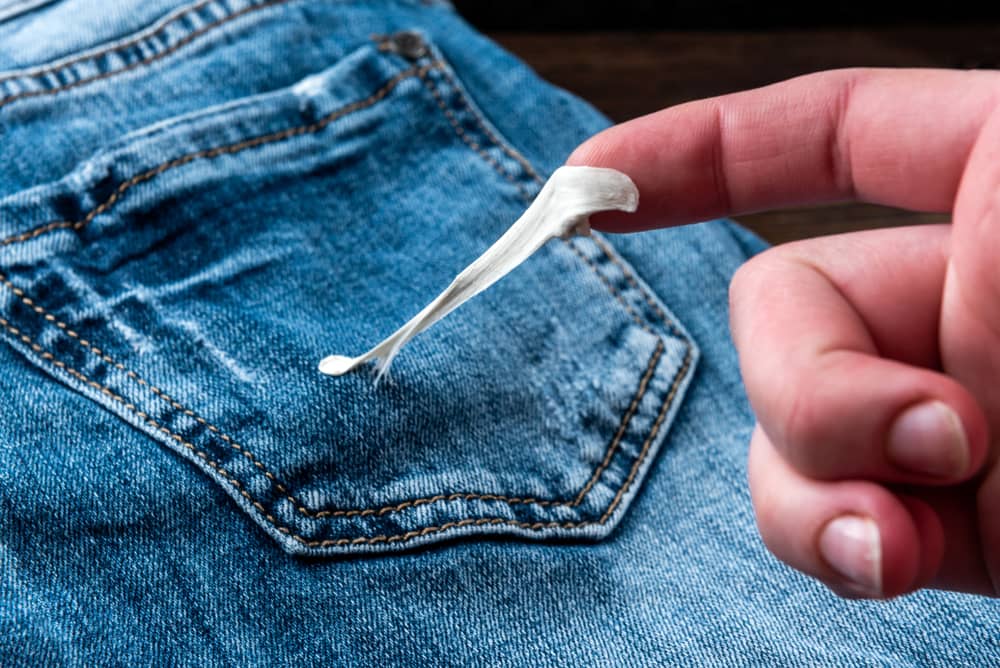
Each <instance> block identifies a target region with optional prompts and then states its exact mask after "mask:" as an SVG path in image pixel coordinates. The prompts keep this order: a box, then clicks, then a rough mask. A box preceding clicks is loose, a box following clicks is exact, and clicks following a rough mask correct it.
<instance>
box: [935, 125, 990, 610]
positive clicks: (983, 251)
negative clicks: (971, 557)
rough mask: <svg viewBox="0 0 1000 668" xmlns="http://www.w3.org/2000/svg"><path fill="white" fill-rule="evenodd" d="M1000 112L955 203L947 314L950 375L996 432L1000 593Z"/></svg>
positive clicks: (984, 530) (944, 327) (985, 503)
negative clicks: (973, 400) (975, 400)
mask: <svg viewBox="0 0 1000 668" xmlns="http://www.w3.org/2000/svg"><path fill="white" fill-rule="evenodd" d="M998 259H1000V112H994V113H993V115H992V116H991V117H990V118H989V119H988V120H987V122H986V123H985V124H984V126H983V129H982V131H981V132H980V134H979V137H978V138H977V140H976V143H975V145H974V147H973V150H972V152H971V154H970V157H969V160H968V163H967V165H966V169H965V173H964V174H963V177H962V182H961V185H960V187H959V192H958V196H957V198H956V201H955V212H954V232H953V234H952V249H951V259H950V263H949V266H948V269H947V275H946V278H945V290H944V298H943V301H942V311H941V325H940V336H941V361H942V364H943V366H944V370H945V372H946V373H947V374H948V375H950V376H952V377H953V378H955V379H956V380H958V381H959V382H960V383H961V384H962V385H964V386H965V387H966V389H968V390H969V391H970V392H971V393H972V395H973V396H974V397H975V398H976V399H977V401H978V403H979V405H980V406H981V407H982V409H983V411H984V413H985V414H986V417H987V422H988V424H989V428H990V438H991V441H990V455H989V457H990V459H989V460H988V464H987V467H986V476H985V478H984V479H983V482H982V484H981V486H980V488H979V490H978V495H977V500H978V517H979V531H980V535H981V539H982V549H983V553H984V557H985V559H986V563H987V566H988V568H989V570H990V576H991V578H992V580H993V585H994V590H996V591H1000V516H998V513H1000V464H998V454H1000V441H998V436H1000V261H998Z"/></svg>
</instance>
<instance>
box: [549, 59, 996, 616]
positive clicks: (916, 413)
mask: <svg viewBox="0 0 1000 668" xmlns="http://www.w3.org/2000/svg"><path fill="white" fill-rule="evenodd" d="M998 102H1000V75H997V74H996V73H992V72H953V71H939V70H840V71H833V72H824V73H818V74H814V75H809V76H806V77H800V78H798V79H793V80H790V81H787V82H783V83H779V84H775V85H773V86H768V87H766V88H761V89H758V90H754V91H749V92H744V93H738V94H734V95H729V96H724V97H720V98H714V99H710V100H703V101H698V102H692V103H688V104H685V105H681V106H678V107H673V108H670V109H666V110H663V111H660V112H657V113H655V114H651V115H649V116H644V117H642V118H639V119H636V120H634V121H630V122H628V123H624V124H622V125H619V126H615V127H613V128H610V129H608V130H606V131H605V132H602V133H600V134H598V135H596V136H595V137H593V138H591V139H590V140H588V141H587V142H585V143H584V144H583V145H581V146H580V147H579V148H578V149H577V150H576V151H575V152H574V154H573V155H572V156H571V158H570V160H569V161H568V162H569V163H570V164H587V165H594V166H602V167H613V168H615V169H619V170H621V171H623V172H625V173H627V174H629V175H630V176H631V177H632V178H633V180H634V181H635V182H636V184H637V185H638V187H639V191H640V193H641V198H640V208H639V210H638V212H637V213H636V214H633V215H631V216H628V217H622V216H620V215H619V216H615V217H610V216H609V217H601V216H598V217H595V220H594V221H593V223H594V225H595V227H598V228H600V229H605V230H608V231H634V230H639V229H647V228H650V227H661V226H665V225H672V224H680V223H687V222H692V221H697V220H706V219H709V218H714V217H717V216H722V215H731V214H737V213H746V212H750V211H758V210H762V209H768V208H775V207H781V206H788V205H795V204H806V203H820V202H830V201H838V200H852V199H853V200H862V201H866V202H872V203H878V204H885V205H890V206H897V207H903V208H909V209H915V210H924V211H948V212H952V216H953V224H952V226H932V227H924V228H897V229H893V230H881V231H873V232H864V233H857V234H850V235H840V236H836V237H827V238H822V239H813V240H809V241H804V242H798V243H795V244H788V245H785V246H780V247H777V248H774V249H771V250H769V251H767V252H765V253H763V254H761V255H760V256H758V257H756V258H754V259H753V260H751V261H750V262H749V263H747V264H746V265H744V267H743V268H741V269H740V271H739V272H738V273H737V275H736V276H735V278H734V280H733V283H732V286H731V289H730V305H731V316H730V317H731V325H732V332H733V339H734V342H735V344H736V347H737V350H738V351H739V354H740V368H741V371H742V374H743V378H744V382H745V384H746V388H747V394H748V396H749V398H750V401H751V403H752V405H753V408H754V411H755V413H756V415H757V418H758V421H759V424H758V427H757V428H756V429H755V431H754V436H753V438H752V439H751V444H750V455H749V478H750V490H751V494H752V497H753V502H754V508H755V511H756V514H757V521H758V526H759V528H760V532H761V535H762V537H763V539H764V542H765V543H766V545H767V546H768V548H769V549H770V550H771V551H772V552H773V553H774V554H775V555H776V556H778V557H779V558H780V559H782V560H783V561H785V562H786V563H788V564H789V565H791V566H793V567H795V568H797V569H799V570H800V571H802V572H804V573H807V574H809V575H812V576H813V577H816V578H818V579H820V580H821V581H823V582H824V583H826V584H827V585H828V586H829V587H831V588H832V589H833V590H834V591H836V592H838V593H839V594H841V595H845V596H868V597H891V596H896V595H899V594H903V593H906V592H910V591H913V590H915V589H919V588H922V587H935V588H942V589H951V590H956V591H965V592H974V593H980V594H989V595H996V594H998V593H1000V466H998V465H997V457H996V453H997V447H996V443H992V445H991V440H990V438H991V437H990V435H991V434H1000V383H997V382H996V381H995V380H994V379H998V378H1000V262H998V260H997V258H998V257H1000V105H998Z"/></svg>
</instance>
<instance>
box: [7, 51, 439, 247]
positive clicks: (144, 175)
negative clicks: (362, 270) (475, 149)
mask: <svg viewBox="0 0 1000 668" xmlns="http://www.w3.org/2000/svg"><path fill="white" fill-rule="evenodd" d="M443 66H444V63H442V62H440V61H434V62H431V63H428V64H427V65H422V66H419V67H418V66H414V67H410V68H408V69H406V70H403V71H402V72H400V73H398V74H396V75H395V76H393V77H392V78H391V79H389V80H388V81H386V82H385V83H384V84H382V86H381V87H379V89H378V90H376V91H375V92H374V93H372V94H371V95H369V96H368V97H366V98H364V99H361V100H358V101H357V102H352V103H350V104H347V105H345V106H343V107H340V108H339V109H337V110H335V111H332V112H330V113H329V114H327V115H326V116H323V117H322V118H320V119H319V120H318V121H314V122H312V123H306V124H305V125H296V126H293V127H291V128H286V129H284V130H279V131H277V132H271V133H268V134H265V135H258V136H257V137H251V138H250V139H244V140H242V141H238V142H235V143H232V144H224V145H222V146H214V147H212V148H209V149H202V150H200V151H195V152H193V153H187V154H184V155H182V156H180V157H178V158H173V159H172V160H167V161H166V162H161V163H160V164H159V165H157V166H156V167H151V168H149V169H147V170H145V171H142V172H139V173H138V174H135V175H134V176H132V177H131V178H129V179H126V180H125V181H122V182H121V183H119V184H118V186H117V187H116V188H115V189H114V190H113V191H112V193H111V195H109V196H108V198H107V199H105V200H104V201H103V202H101V203H100V204H98V205H96V206H95V207H93V208H91V209H90V210H89V211H88V212H87V214H86V215H85V216H84V217H83V218H81V219H80V220H76V221H73V220H56V221H53V222H50V223H45V224H44V225H39V226H38V227H35V228H33V229H30V230H27V231H25V232H20V233H18V234H12V235H10V236H7V237H4V238H3V239H0V247H3V246H10V245H11V244H16V243H21V242H24V241H30V240H31V239H35V238H36V237H40V236H42V235H43V234H47V233H49V232H53V231H55V230H63V229H72V230H75V231H77V232H78V231H80V230H82V229H83V228H84V227H86V226H87V225H89V224H90V223H91V221H93V220H94V218H96V217H97V216H99V215H101V214H102V213H107V212H108V211H109V210H110V209H111V208H112V207H113V206H114V205H115V203H116V202H118V200H120V199H121V197H122V196H123V195H124V194H125V193H126V192H128V191H129V190H130V189H132V188H134V187H135V186H137V185H139V184H140V183H145V182H146V181H149V180H150V179H153V178H155V177H157V176H159V175H160V174H162V173H164V172H166V171H169V170H171V169H174V168H175V167H181V166H183V165H186V164H188V163H190V162H194V161H196V160H200V159H203V158H216V157H218V156H220V155H233V154H236V153H240V152H241V151H244V150H246V149H249V148H256V147H258V146H263V145H266V144H272V143H276V142H281V141H284V140H286V139H291V138H292V137H298V136H301V135H307V134H314V133H316V132H319V131H320V130H322V129H324V128H325V127H326V126H328V125H330V124H331V123H333V122H334V121H337V120H339V119H341V118H343V117H344V116H347V115H348V114H351V113H354V112H355V111H360V110H362V109H366V108H368V107H370V106H372V105H373V104H376V103H377V102H379V101H380V100H381V99H382V98H384V97H385V96H386V95H388V94H389V93H391V92H392V90H393V89H394V88H395V87H396V86H397V85H399V83H400V82H401V81H403V80H404V79H408V78H410V77H413V76H416V77H419V78H421V79H423V78H425V77H426V76H427V72H429V71H430V70H433V69H437V68H440V67H443Z"/></svg>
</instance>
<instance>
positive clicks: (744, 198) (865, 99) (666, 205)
mask: <svg viewBox="0 0 1000 668" xmlns="http://www.w3.org/2000/svg"><path fill="white" fill-rule="evenodd" d="M998 101H1000V75H998V74H997V73H995V72H968V71H951V70H931V69H924V70H920V69H915V70H888V69H850V70H833V71H828V72H820V73H817V74H810V75H806V76H803V77H798V78H795V79H790V80H788V81H784V82H781V83H777V84H773V85H770V86H766V87H764V88H758V89H755V90H751V91H746V92H741V93H734V94H731V95H724V96H722V97H716V98H710V99H707V100H699V101H695V102H689V103H686V104H683V105H679V106H676V107H671V108H668V109H664V110H662V111H658V112H655V113H652V114H649V115H647V116H642V117H640V118H637V119H635V120H632V121H629V122H627V123H623V124H621V125H616V126H614V127H612V128H609V129H607V130H605V131H604V132H601V133H599V134H597V135H595V136H594V137H592V138H590V139H589V140H587V141H586V142H584V143H583V144H582V145H581V146H580V147H578V148H577V149H576V151H574V152H573V155H572V156H570V158H569V160H568V161H567V162H568V164H576V165H584V164H585V165H591V166H599V167H613V168H615V169H618V170H620V171H623V172H625V173H626V174H628V175H629V176H630V177H632V179H633V180H634V181H635V183H636V185H637V186H638V187H639V192H640V202H639V210H638V211H637V212H636V213H635V214H631V215H628V216H624V215H621V214H617V215H610V216H609V215H601V216H598V217H596V219H595V221H594V222H595V223H596V226H597V227H599V228H603V229H606V230H609V231H633V230H639V229H648V228H652V227H664V226H667V225H673V224H679V223H689V222H694V221H699V220H707V219H710V218H716V217H719V216H724V215H733V214H739V213H749V212H752V211H760V210H764V209H771V208H779V207H783V206H794V205H801V204H818V203H824V202H832V201H842V200H861V201H866V202H871V203H875V204H885V205H889V206H896V207H901V208H907V209H914V210H921V211H948V210H950V209H951V207H952V204H953V202H954V199H955V194H956V191H957V190H958V184H959V181H960V180H961V176H962V172H963V169H964V166H965V162H966V160H967V158H968V155H969V152H970V151H971V149H972V146H973V144H974V143H975V140H976V137H977V135H978V134H979V132H980V130H981V128H982V127H983V125H984V124H985V121H986V118H987V117H988V115H989V113H990V112H991V111H992V110H993V109H994V107H995V106H996V104H997V102H998Z"/></svg>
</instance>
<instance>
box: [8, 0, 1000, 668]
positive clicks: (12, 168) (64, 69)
mask: <svg viewBox="0 0 1000 668" xmlns="http://www.w3.org/2000/svg"><path fill="white" fill-rule="evenodd" d="M0 70H3V71H0V132H2V133H3V138H4V141H3V142H2V143H0V152H2V154H3V158H4V160H3V161H0V334H2V335H3V338H4V340H5V342H6V343H7V344H9V345H6V346H3V347H2V348H0V365H2V369H3V370H2V372H0V396H3V397H4V401H3V402H2V403H0V425H2V426H3V434H4V436H3V438H0V483H2V484H0V622H2V626H3V628H4V629H5V631H4V634H3V635H2V636H0V665H5V666H6V665H11V666H17V665H40V664H45V665H50V664H51V665H119V664H121V665H133V664H136V663H139V664H156V665H160V664H169V665H199V666H200V665H230V664H237V665H258V664H261V665H263V664H272V663H276V662H277V663H285V664H293V665H511V666H514V665H532V666H539V665H541V666H546V665H553V666H555V665H566V664H600V665H676V664H683V665H687V664H711V665H735V664H738V665H774V664H781V665H784V664H808V665H838V666H840V665H892V666H895V665H982V664H990V663H998V662H1000V647H998V645H997V640H996V639H997V637H998V634H997V631H998V622H997V621H996V619H997V615H996V612H997V608H996V603H995V602H993V601H989V600H985V599H979V598H974V597H969V596H962V595H956V594H946V593H935V592H924V593H920V594H917V595H914V596H909V597H906V598H904V599H900V600H896V601H892V602H888V603H874V602H861V601H844V600H840V599H838V598H836V597H835V596H834V595H833V594H831V593H829V592H828V591H826V590H825V589H824V588H823V587H822V586H820V585H819V584H817V583H815V582H813V581H811V580H809V579H807V578H805V577H804V576H801V575H799V574H797V573H794V572H792V571H791V570H790V569H788V568H786V567H785V566H783V565H781V564H779V563H778V562H776V561H775V560H774V559H773V558H772V557H770V556H769V555H768V553H767V552H766V550H765V548H764V547H763V545H762V544H761V543H760V540H759V538H758V537H757V534H756V530H755V528H754V518H753V513H752V509H751V507H750V503H749V497H748V495H747V492H746V483H745V477H746V465H745V456H746V444H747V441H748V439H749V434H750V430H751V428H752V425H753V416H752V413H751V412H750V410H749V406H748V404H747V402H746V398H745V396H744V393H743V389H742V385H741V383H740V379H739V373H738V369H737V366H736V359H735V353H734V351H733V348H732V344H731V341H730V340H729V338H728V334H727V332H728V325H727V310H726V309H727V295H726V292H727V283H728V279H729V277H730V276H731V275H732V273H733V271H735V269H736V267H738V266H739V265H740V264H741V263H742V262H743V261H745V259H746V258H747V257H749V256H750V255H752V254H754V253H756V252H759V251H760V250H762V249H763V248H764V247H765V246H764V244H763V242H761V241H760V240H759V239H757V238H756V237H754V236H753V235H752V234H750V233H749V232H747V231H745V230H743V229H741V228H739V227H738V226H737V225H735V224H733V223H731V222H728V221H712V222H707V223H703V224H699V225H696V226H690V227H686V228H683V229H672V230H664V231H657V232H650V233H643V234H639V235H631V236H614V237H604V236H601V235H596V234H595V235H594V236H593V237H592V238H587V239H574V240H571V241H559V242H552V243H550V244H548V245H547V246H545V247H544V248H543V249H542V251H540V252H539V253H538V254H537V255H536V256H534V257H532V258H531V259H530V260H529V261H528V262H526V263H525V264H524V265H523V266H521V267H519V268H518V269H517V270H516V271H515V272H513V273H512V274H511V275H510V276H508V277H506V278H505V279H504V280H503V281H501V282H500V283H498V284H497V285H496V286H494V287H493V288H491V289H490V290H489V291H487V292H485V293H483V294H482V295H480V296H479V297H477V298H476V299H475V300H473V301H471V302H469V303H468V304H466V305H465V306H463V308H462V309H461V310H460V311H458V312H456V313H455V314H453V315H452V316H451V317H449V318H447V319H445V320H444V321H442V322H441V323H439V324H438V325H437V326H436V327H434V328H432V329H431V330H428V331H427V332H425V333H423V334H421V335H420V336H419V337H417V338H416V339H415V340H414V341H413V342H411V343H410V344H409V345H408V346H407V348H406V349H405V350H404V352H403V353H402V354H401V355H400V356H399V358H397V360H396V361H395V362H394V365H393V368H392V371H391V373H390V376H389V377H388V378H387V379H386V380H385V381H384V382H383V383H381V384H379V385H377V386H376V385H375V384H374V383H373V377H372V374H371V373H366V372H364V371H362V372H360V373H353V374H349V375H348V376H344V377H342V378H330V377H326V376H322V375H321V374H319V373H318V372H317V371H316V363H317V361H318V360H319V359H320V358H321V357H322V356H323V355H325V354H326V353H328V352H330V351H331V350H337V351H344V352H351V351H357V352H361V351H362V350H363V349H364V348H365V344H366V342H371V341H374V340H378V339H380V338H382V336H384V335H385V334H386V333H388V332H390V331H392V330H393V329H395V327H396V326H398V324H399V323H400V322H403V321H404V320H406V319H407V318H408V317H410V316H411V315H412V314H413V313H414V312H416V310H419V308H420V307H421V306H422V305H423V304H424V303H426V302H427V301H428V299H429V298H430V297H433V296H434V295H435V294H437V292H439V291H440V289H441V288H442V287H443V286H444V285H446V284H447V283H448V281H449V280H450V277H451V276H453V275H454V274H455V273H456V272H457V271H458V270H460V269H461V268H462V267H464V266H466V265H467V264H468V263H469V261H471V260H472V259H474V258H475V257H476V256H477V255H478V254H479V253H481V252H482V250H484V249H485V248H486V247H488V246H489V244H490V243H492V241H493V240H495V239H496V238H497V237H498V236H499V235H500V234H502V232H503V231H504V230H505V229H506V227H507V226H508V225H509V224H510V223H511V222H513V220H515V219H516V218H517V217H518V216H519V215H520V213H521V212H522V211H523V209H524V208H525V206H526V205H527V203H529V202H530V201H531V199H532V198H533V196H534V195H535V194H536V193H537V191H538V189H539V188H540V186H541V184H542V183H543V182H544V179H545V177H546V175H547V174H549V173H551V172H552V171H553V170H554V169H555V168H556V167H558V166H559V164H561V162H562V161H563V160H564V159H565V157H566V156H567V155H568V154H569V153H570V152H571V151H572V149H573V148H574V147H575V146H576V145H577V144H578V143H579V142H580V141H582V140H583V139H585V138H586V137H587V136H589V135H591V134H593V133H594V132H596V131H598V130H600V129H602V128H603V127H606V125H607V120H606V119H604V118H603V117H602V116H601V115H600V114H599V113H598V112H596V111H595V110H593V109H592V108H591V107H589V106H588V105H586V104H585V103H583V102H581V101H580V100H578V99H576V98H574V97H573V96H571V95H569V94H568V93H566V92H564V91H561V90H559V89H556V88H554V87H552V86H550V85H548V84H546V83H545V82H543V81H541V80H540V79H538V78H537V77H536V76H535V75H534V74H533V73H532V72H531V71H530V70H529V69H528V68H527V67H525V66H524V65H523V64H521V63H520V62H519V61H517V60H516V59H515V58H514V57H512V56H511V55H510V54H507V53H505V52H503V51H502V50H501V49H499V48H498V47H497V46H496V45H494V44H492V43H491V42H490V41H489V40H487V39H486V38H485V37H483V36H482V35H479V34H478V33H476V32H475V31H474V30H473V29H471V28H470V27H469V26H467V25H466V24H464V23H463V22H462V20H461V19H460V18H459V17H458V16H457V15H456V14H455V13H454V11H453V10H452V9H451V8H450V7H449V6H448V5H447V4H446V3H441V2H418V1H416V0H414V1H405V0H396V1H390V0H386V1H383V2H360V1H357V2H352V1H349V0H339V1H338V0H325V1H323V0H198V1H189V2H182V1H180V0H153V1H152V2H138V1H137V0H115V1H114V2H112V3H106V4H101V5H100V6H99V7H98V6H97V5H94V4H92V3H87V2H83V1H82V0H61V1H59V0H57V1H55V2H40V3H32V2H14V3H6V4H0Z"/></svg>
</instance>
